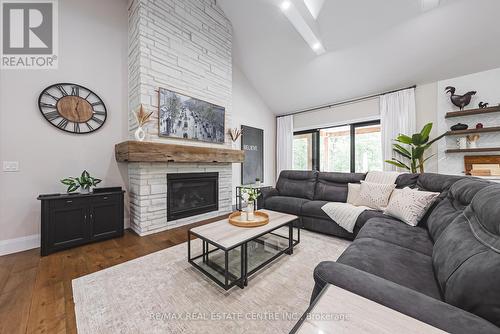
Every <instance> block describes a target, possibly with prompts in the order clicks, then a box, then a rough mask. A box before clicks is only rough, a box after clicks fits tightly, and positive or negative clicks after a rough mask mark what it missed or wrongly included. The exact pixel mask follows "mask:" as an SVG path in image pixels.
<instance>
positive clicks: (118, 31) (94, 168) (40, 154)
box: [0, 0, 128, 252]
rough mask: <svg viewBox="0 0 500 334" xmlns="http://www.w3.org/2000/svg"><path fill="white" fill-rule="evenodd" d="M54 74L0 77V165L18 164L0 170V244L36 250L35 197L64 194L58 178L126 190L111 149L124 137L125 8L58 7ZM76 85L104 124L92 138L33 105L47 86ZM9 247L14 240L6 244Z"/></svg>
mask: <svg viewBox="0 0 500 334" xmlns="http://www.w3.org/2000/svg"><path fill="white" fill-rule="evenodd" d="M59 50H60V54H59V68H58V69H57V70H26V71H21V70H10V71H1V72H0V161H19V164H20V171H19V172H18V173H6V172H3V171H0V189H1V191H0V231H1V232H0V252H1V251H2V249H3V248H5V247H7V246H6V245H7V242H3V243H2V241H1V240H7V239H14V238H20V237H25V238H24V239H21V241H22V242H24V243H26V242H27V240H29V242H31V243H33V242H34V243H35V245H34V246H35V247H36V246H37V245H38V241H37V239H38V237H37V235H38V234H39V233H40V203H39V202H38V201H37V200H36V197H37V195H38V194H41V193H54V192H64V191H65V187H63V186H62V185H61V184H60V183H59V180H60V179H61V178H63V177H66V176H74V175H77V174H79V173H80V172H81V171H82V170H83V169H87V170H88V171H89V172H90V173H91V174H92V175H95V176H96V177H99V178H102V179H103V185H104V186H125V184H126V180H127V178H128V176H127V169H126V166H118V164H117V163H116V161H115V157H114V144H116V143H118V142H120V141H122V140H123V139H125V138H127V136H128V117H127V2H126V1H123V0H106V1H102V0H86V1H81V0H64V1H59ZM57 82H74V83H78V84H81V85H83V86H85V87H88V88H90V89H92V90H93V91H95V92H96V93H97V94H98V95H99V96H100V97H101V98H102V99H103V101H104V102H105V104H106V107H107V110H108V119H107V121H106V123H105V124H104V126H103V127H102V128H101V129H100V130H99V131H97V132H95V133H92V134H88V135H72V134H69V133H65V132H63V131H60V130H58V129H56V128H54V127H53V126H52V125H50V124H49V123H48V122H47V121H46V120H45V119H44V118H43V117H42V115H41V114H40V112H39V110H38V107H37V99H38V95H39V94H40V92H41V91H42V90H43V89H44V88H45V87H47V86H49V85H51V84H53V83H57ZM8 247H9V248H11V249H14V248H15V247H16V246H15V241H13V242H9V245H8Z"/></svg>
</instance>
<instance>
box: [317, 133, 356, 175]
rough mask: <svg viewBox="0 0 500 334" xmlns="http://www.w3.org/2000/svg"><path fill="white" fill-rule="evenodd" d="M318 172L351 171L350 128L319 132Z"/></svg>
mask: <svg viewBox="0 0 500 334" xmlns="http://www.w3.org/2000/svg"><path fill="white" fill-rule="evenodd" d="M319 140H320V144H319V145H320V150H319V152H320V154H319V161H320V169H319V170H320V171H322V172H346V173H348V172H349V171H350V170H351V128H350V126H349V125H347V126H337V127H334V128H328V129H321V130H319Z"/></svg>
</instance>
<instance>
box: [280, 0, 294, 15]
mask: <svg viewBox="0 0 500 334" xmlns="http://www.w3.org/2000/svg"><path fill="white" fill-rule="evenodd" d="M291 5H292V3H291V2H290V1H283V2H282V3H281V5H280V8H281V10H282V11H284V12H285V11H287V10H288V9H289V8H290V6H291Z"/></svg>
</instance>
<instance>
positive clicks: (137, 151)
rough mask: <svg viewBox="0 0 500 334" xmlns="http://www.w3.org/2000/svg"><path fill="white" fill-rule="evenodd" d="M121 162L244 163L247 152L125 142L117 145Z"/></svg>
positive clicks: (117, 159)
mask: <svg viewBox="0 0 500 334" xmlns="http://www.w3.org/2000/svg"><path fill="white" fill-rule="evenodd" d="M115 157H116V161H119V162H209V163H213V162H226V163H229V162H243V161H244V160H245V152H244V151H242V150H232V149H228V148H212V147H200V146H187V145H174V144H163V143H155V142H139V141H125V142H122V143H119V144H116V145H115Z"/></svg>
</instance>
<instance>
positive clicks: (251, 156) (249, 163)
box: [241, 125, 264, 184]
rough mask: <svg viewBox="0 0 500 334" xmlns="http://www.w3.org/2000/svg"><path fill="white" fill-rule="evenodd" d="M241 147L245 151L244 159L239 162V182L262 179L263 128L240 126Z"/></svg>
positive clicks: (248, 182) (247, 182) (244, 182)
mask: <svg viewBox="0 0 500 334" xmlns="http://www.w3.org/2000/svg"><path fill="white" fill-rule="evenodd" d="M241 131H242V135H241V149H242V150H244V151H245V161H244V162H243V163H242V164H241V182H242V183H243V184H252V183H255V179H259V180H260V181H261V182H262V181H264V130H262V129H257V128H252V127H250V126H245V125H242V126H241Z"/></svg>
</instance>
